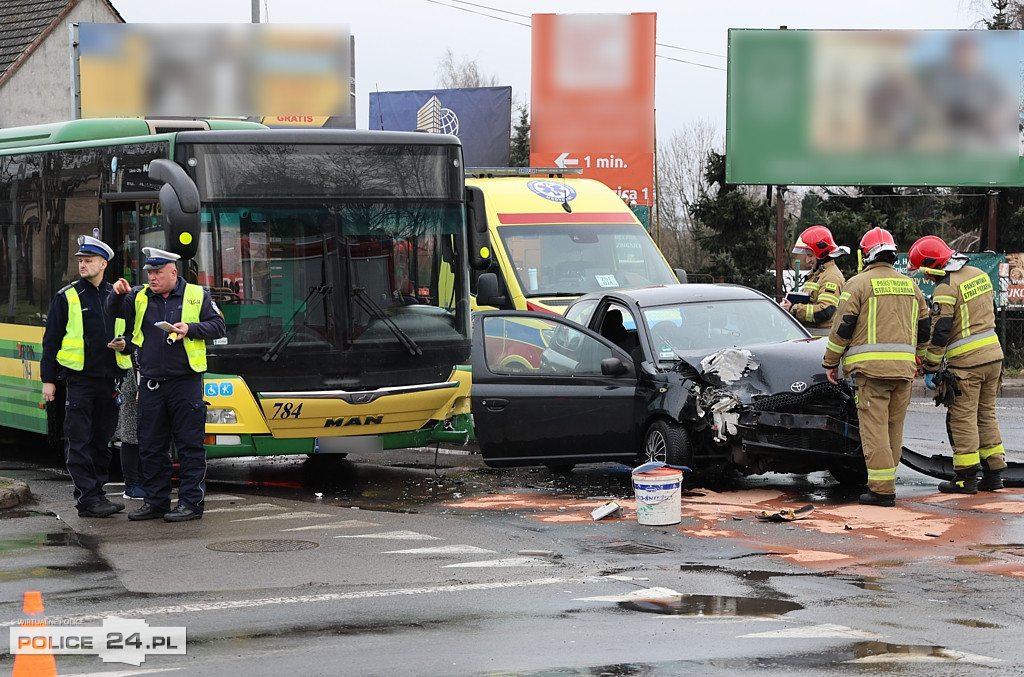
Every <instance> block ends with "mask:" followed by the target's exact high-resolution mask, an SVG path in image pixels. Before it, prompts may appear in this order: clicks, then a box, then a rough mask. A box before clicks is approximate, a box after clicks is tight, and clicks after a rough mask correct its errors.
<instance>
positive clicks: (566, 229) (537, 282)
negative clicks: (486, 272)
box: [498, 223, 677, 297]
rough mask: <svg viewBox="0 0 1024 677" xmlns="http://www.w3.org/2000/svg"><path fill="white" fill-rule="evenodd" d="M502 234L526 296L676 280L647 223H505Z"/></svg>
mask: <svg viewBox="0 0 1024 677" xmlns="http://www.w3.org/2000/svg"><path fill="white" fill-rule="evenodd" d="M498 234H499V236H500V237H501V241H502V243H503V244H504V245H505V251H507V252H508V253H509V256H510V257H511V258H512V266H513V269H514V270H515V275H516V277H517V278H518V280H519V285H520V288H521V289H523V291H524V292H525V294H526V296H527V297H537V296H579V295H581V294H587V293H589V292H594V291H604V290H608V289H618V288H621V287H639V286H645V285H652V284H675V283H676V282H677V280H676V277H675V275H674V274H673V272H672V269H671V268H669V266H668V264H667V263H666V262H665V259H664V258H663V257H662V255H661V253H660V252H659V251H658V249H657V247H655V245H654V243H653V242H652V241H651V238H650V236H648V235H647V232H646V231H645V230H644V229H643V226H639V225H633V224H590V223H586V224H565V225H542V226H541V225H538V226H519V225H516V226H500V227H499V228H498Z"/></svg>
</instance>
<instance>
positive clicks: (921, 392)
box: [911, 379, 1024, 399]
mask: <svg viewBox="0 0 1024 677" xmlns="http://www.w3.org/2000/svg"><path fill="white" fill-rule="evenodd" d="M911 396H912V397H927V398H929V399H931V398H932V397H935V392H934V391H932V390H928V389H927V388H925V387H924V381H922V380H921V379H917V380H915V381H914V387H913V390H912V391H911ZM996 397H1009V398H1014V397H1024V381H1022V380H1020V379H1014V380H1013V381H1011V382H1009V383H1008V382H1007V381H1005V380H1004V381H1003V387H1002V388H1000V389H999V394H998V395H996Z"/></svg>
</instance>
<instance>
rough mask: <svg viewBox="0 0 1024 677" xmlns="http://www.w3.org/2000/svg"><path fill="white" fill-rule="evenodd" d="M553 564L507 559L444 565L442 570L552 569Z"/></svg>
mask: <svg viewBox="0 0 1024 677" xmlns="http://www.w3.org/2000/svg"><path fill="white" fill-rule="evenodd" d="M553 566H555V565H554V563H552V562H550V561H548V560H546V559H541V558H539V557H510V558H508V559H491V560H482V561H479V562H460V563H458V564H445V565H444V566H443V567H441V568H442V569H458V568H470V569H484V568H491V567H494V568H497V567H553Z"/></svg>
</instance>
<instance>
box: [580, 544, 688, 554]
mask: <svg viewBox="0 0 1024 677" xmlns="http://www.w3.org/2000/svg"><path fill="white" fill-rule="evenodd" d="M591 547H592V548H596V549H598V550H607V551H608V552H618V553H622V554H624V555H657V554H658V553H661V552H672V548H663V547H661V546H660V545H651V544H649V543H637V542H635V541H613V542H611V543H601V544H598V545H591Z"/></svg>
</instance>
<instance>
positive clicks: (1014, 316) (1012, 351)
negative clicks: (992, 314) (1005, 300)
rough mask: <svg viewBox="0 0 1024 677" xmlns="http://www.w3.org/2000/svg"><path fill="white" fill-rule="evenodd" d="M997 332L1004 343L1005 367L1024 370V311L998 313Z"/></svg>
mask: <svg viewBox="0 0 1024 677" xmlns="http://www.w3.org/2000/svg"><path fill="white" fill-rule="evenodd" d="M996 332H997V333H998V334H999V342H1000V343H1002V344H1003V353H1004V354H1005V355H1006V361H1005V362H1004V363H1003V366H1004V368H1005V369H1008V370H1014V371H1018V372H1019V371H1021V370H1024V313H1021V312H1020V311H1006V310H1002V311H1000V312H999V313H998V314H997V315H996Z"/></svg>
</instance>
